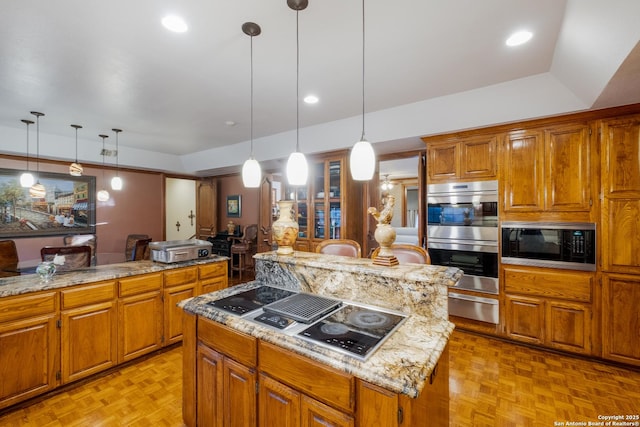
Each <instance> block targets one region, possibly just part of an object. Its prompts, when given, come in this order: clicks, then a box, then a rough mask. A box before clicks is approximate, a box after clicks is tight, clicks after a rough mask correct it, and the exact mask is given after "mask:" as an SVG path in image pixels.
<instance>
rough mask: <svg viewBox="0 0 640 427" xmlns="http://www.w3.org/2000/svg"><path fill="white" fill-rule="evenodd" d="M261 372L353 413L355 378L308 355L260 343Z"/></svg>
mask: <svg viewBox="0 0 640 427" xmlns="http://www.w3.org/2000/svg"><path fill="white" fill-rule="evenodd" d="M258 348H259V352H260V366H259V368H260V371H262V372H264V373H266V374H268V375H270V376H272V377H274V378H276V379H278V380H280V381H282V382H283V383H285V384H288V385H289V386H291V387H294V388H295V389H297V390H299V391H301V392H303V393H305V394H307V395H309V396H311V397H314V398H315V399H318V400H320V401H322V402H324V403H326V404H328V405H330V406H333V407H334V408H338V409H342V410H344V411H347V412H349V413H353V410H354V403H355V379H354V377H353V376H351V375H348V374H345V373H342V372H339V371H337V370H335V369H332V368H330V367H328V366H324V365H322V364H320V363H317V362H314V361H313V360H311V359H308V358H306V357H304V356H300V355H298V354H295V353H292V352H290V351H287V350H284V349H282V348H280V347H277V346H275V345H273V344H269V343H266V342H264V341H260V342H259V344H258Z"/></svg>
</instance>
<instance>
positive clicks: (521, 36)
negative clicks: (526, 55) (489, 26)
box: [505, 31, 533, 46]
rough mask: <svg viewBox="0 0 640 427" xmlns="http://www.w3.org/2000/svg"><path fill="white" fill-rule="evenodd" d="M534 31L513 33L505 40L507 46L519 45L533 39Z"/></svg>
mask: <svg viewBox="0 0 640 427" xmlns="http://www.w3.org/2000/svg"><path fill="white" fill-rule="evenodd" d="M531 37H533V33H531V31H517V32H515V33H513V34H512V35H511V36H510V37H509V38H508V39H507V41H506V42H505V44H506V45H507V46H519V45H521V44H524V43H526V42H528V41H529V40H531Z"/></svg>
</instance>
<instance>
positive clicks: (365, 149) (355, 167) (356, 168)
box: [349, 139, 376, 181]
mask: <svg viewBox="0 0 640 427" xmlns="http://www.w3.org/2000/svg"><path fill="white" fill-rule="evenodd" d="M349 167H350V169H351V177H352V178H353V179H354V180H356V181H368V180H370V179H371V178H373V172H374V171H375V169H376V154H375V153H374V152H373V147H372V146H371V144H370V143H369V141H367V140H365V139H362V140H360V141H358V142H356V143H355V145H354V146H353V148H352V149H351V155H350V156H349Z"/></svg>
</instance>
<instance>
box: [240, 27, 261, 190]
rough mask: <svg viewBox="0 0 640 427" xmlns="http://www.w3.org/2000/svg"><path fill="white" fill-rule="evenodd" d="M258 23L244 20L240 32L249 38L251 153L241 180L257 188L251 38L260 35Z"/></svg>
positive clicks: (258, 179)
mask: <svg viewBox="0 0 640 427" xmlns="http://www.w3.org/2000/svg"><path fill="white" fill-rule="evenodd" d="M260 31H261V30H260V25H258V24H256V23H255V22H245V23H244V24H242V32H244V33H245V34H246V35H248V36H249V37H250V39H251V49H250V52H251V54H250V57H251V60H250V64H251V91H250V92H251V122H250V123H251V125H250V128H251V154H250V155H249V158H248V159H247V161H246V162H244V165H242V182H243V183H244V186H245V187H247V188H258V187H259V186H260V181H261V180H262V170H261V169H260V163H258V161H257V160H256V159H254V158H253V38H254V37H255V36H257V35H260Z"/></svg>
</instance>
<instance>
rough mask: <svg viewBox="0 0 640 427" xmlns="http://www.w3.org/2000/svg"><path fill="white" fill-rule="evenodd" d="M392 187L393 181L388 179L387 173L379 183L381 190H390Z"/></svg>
mask: <svg viewBox="0 0 640 427" xmlns="http://www.w3.org/2000/svg"><path fill="white" fill-rule="evenodd" d="M392 188H393V183H392V182H391V181H389V175H385V176H384V181H382V184H380V189H382V191H390V190H391V189H392Z"/></svg>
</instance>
